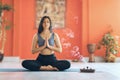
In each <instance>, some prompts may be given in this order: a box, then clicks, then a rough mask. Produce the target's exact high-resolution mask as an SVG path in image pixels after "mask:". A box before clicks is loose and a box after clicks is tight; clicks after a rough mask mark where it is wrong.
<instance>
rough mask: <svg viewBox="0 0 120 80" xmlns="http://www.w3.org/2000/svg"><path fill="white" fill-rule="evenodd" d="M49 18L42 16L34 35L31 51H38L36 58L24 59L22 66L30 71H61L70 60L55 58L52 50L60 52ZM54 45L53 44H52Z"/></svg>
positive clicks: (57, 39)
mask: <svg viewBox="0 0 120 80" xmlns="http://www.w3.org/2000/svg"><path fill="white" fill-rule="evenodd" d="M51 24H52V23H51V19H50V18H49V17H48V16H44V17H43V18H42V19H41V22H40V24H39V28H38V33H37V34H35V35H34V37H33V42H32V53H33V54H34V53H38V52H39V56H38V57H37V59H36V60H24V61H23V62H22V66H23V67H24V68H26V69H29V70H31V71H39V70H45V71H46V70H48V71H49V70H50V71H58V70H59V71H62V70H65V69H68V68H69V67H70V62H68V61H66V60H57V59H56V57H55V56H54V51H56V52H60V53H61V52H62V47H61V43H60V39H59V36H58V35H57V33H54V32H52V25H51ZM54 45H55V46H54Z"/></svg>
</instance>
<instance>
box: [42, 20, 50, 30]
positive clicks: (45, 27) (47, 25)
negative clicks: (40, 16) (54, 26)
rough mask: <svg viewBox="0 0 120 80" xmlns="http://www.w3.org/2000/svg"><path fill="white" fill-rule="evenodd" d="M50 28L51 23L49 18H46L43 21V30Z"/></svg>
mask: <svg viewBox="0 0 120 80" xmlns="http://www.w3.org/2000/svg"><path fill="white" fill-rule="evenodd" d="M49 27H50V21H49V19H48V18H45V19H44V21H43V29H49Z"/></svg>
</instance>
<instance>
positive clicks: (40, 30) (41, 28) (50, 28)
mask: <svg viewBox="0 0 120 80" xmlns="http://www.w3.org/2000/svg"><path fill="white" fill-rule="evenodd" d="M45 18H48V19H49V21H50V27H49V30H50V32H52V22H51V19H50V17H49V16H43V17H42V18H41V21H40V24H39V28H38V33H39V34H40V33H41V32H42V31H43V21H44V19H45Z"/></svg>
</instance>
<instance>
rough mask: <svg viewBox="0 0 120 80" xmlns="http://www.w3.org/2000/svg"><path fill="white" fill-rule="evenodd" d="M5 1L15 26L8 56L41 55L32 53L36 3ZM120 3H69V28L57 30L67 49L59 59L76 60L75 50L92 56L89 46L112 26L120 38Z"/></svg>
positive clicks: (112, 0) (106, 0)
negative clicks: (10, 7) (11, 8)
mask: <svg viewBox="0 0 120 80" xmlns="http://www.w3.org/2000/svg"><path fill="white" fill-rule="evenodd" d="M2 2H3V3H8V4H10V5H12V6H13V8H14V11H13V12H10V13H9V15H8V19H10V20H11V21H12V22H13V24H14V25H13V27H12V28H11V30H9V31H7V42H6V45H5V56H19V57H20V58H35V57H36V56H37V55H38V54H35V55H33V54H32V53H31V43H32V37H33V35H34V33H36V32H37V29H36V28H35V0H2ZM119 3H120V0H66V13H65V15H66V19H65V24H66V25H65V28H63V29H54V31H55V32H57V33H58V34H59V36H60V38H61V41H62V46H63V52H62V54H59V53H55V54H56V56H57V57H58V58H60V59H65V58H66V59H72V58H73V57H72V56H71V54H72V51H75V49H77V52H80V54H81V55H83V56H88V52H87V47H86V45H87V44H88V43H97V42H98V40H100V39H101V37H102V35H103V34H104V33H105V32H106V31H107V30H108V25H111V26H112V27H113V30H114V34H115V35H119V36H120V33H119V31H120V27H119V26H120V23H119V21H120V15H119V14H120V10H119V9H120V5H119ZM7 14H8V13H7ZM6 16H7V15H6ZM68 33H69V34H68ZM66 44H67V47H66V46H65V45H66ZM104 54H105V53H104V50H97V51H96V52H95V56H104ZM118 56H120V54H118Z"/></svg>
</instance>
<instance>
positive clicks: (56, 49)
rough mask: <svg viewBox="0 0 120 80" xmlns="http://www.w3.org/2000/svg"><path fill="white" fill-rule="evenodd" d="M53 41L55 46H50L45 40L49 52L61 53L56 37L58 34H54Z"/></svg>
mask: <svg viewBox="0 0 120 80" xmlns="http://www.w3.org/2000/svg"><path fill="white" fill-rule="evenodd" d="M54 40H55V46H50V45H49V43H48V40H47V47H48V48H49V49H51V50H54V51H57V52H60V53H61V52H62V46H61V43H60V38H59V36H58V34H56V33H55V35H54Z"/></svg>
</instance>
